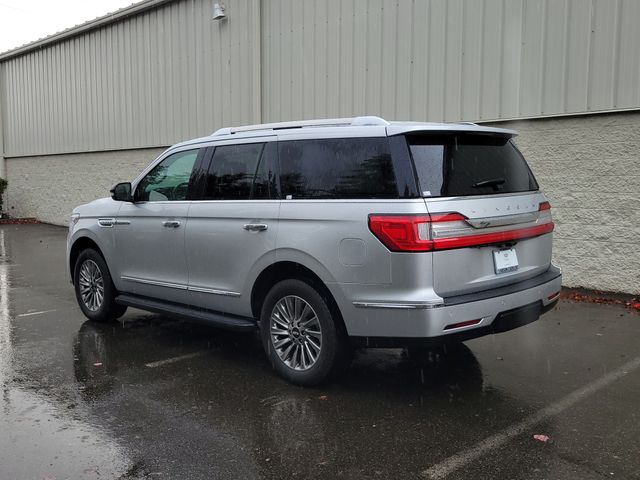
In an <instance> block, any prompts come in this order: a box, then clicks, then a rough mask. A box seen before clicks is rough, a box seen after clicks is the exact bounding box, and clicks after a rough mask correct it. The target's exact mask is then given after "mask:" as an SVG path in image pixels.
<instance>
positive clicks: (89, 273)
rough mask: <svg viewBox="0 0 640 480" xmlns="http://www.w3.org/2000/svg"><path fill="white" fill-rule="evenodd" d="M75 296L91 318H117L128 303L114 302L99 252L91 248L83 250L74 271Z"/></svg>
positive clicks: (97, 320) (110, 281) (94, 319)
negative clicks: (124, 304)
mask: <svg viewBox="0 0 640 480" xmlns="http://www.w3.org/2000/svg"><path fill="white" fill-rule="evenodd" d="M73 284H74V286H75V290H76V299H77V300H78V305H80V309H81V310H82V313H84V315H85V316H86V317H87V318H88V319H89V320H92V321H95V322H107V321H111V320H116V319H118V318H120V317H121V316H122V315H124V313H125V312H126V311H127V307H126V306H123V305H118V304H117V303H116V302H115V297H116V295H117V292H116V288H115V286H114V285H113V282H112V280H111V275H110V274H109V269H108V268H107V264H106V262H105V261H104V259H103V258H102V256H101V255H100V254H99V253H98V252H96V251H95V250H93V249H90V248H89V249H86V250H83V251H82V252H81V253H80V255H79V256H78V260H77V261H76V265H75V268H74V271H73Z"/></svg>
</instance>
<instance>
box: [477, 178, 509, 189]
mask: <svg viewBox="0 0 640 480" xmlns="http://www.w3.org/2000/svg"><path fill="white" fill-rule="evenodd" d="M504 182H506V180H505V179H504V178H502V177H500V178H492V179H490V180H482V181H481V182H476V183H474V184H473V185H471V187H472V188H482V187H497V186H499V185H503V184H504Z"/></svg>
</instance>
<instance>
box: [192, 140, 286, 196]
mask: <svg viewBox="0 0 640 480" xmlns="http://www.w3.org/2000/svg"><path fill="white" fill-rule="evenodd" d="M272 149H275V146H274V144H273V143H271V142H270V143H267V144H265V143H247V144H240V145H222V146H219V147H216V150H215V152H214V154H213V158H212V160H211V165H210V167H209V171H208V172H207V178H206V186H205V191H204V195H203V199H204V200H249V199H269V198H272V195H273V189H272V188H271V185H272V182H273V172H272V171H271V169H270V165H268V163H269V162H268V160H267V157H268V155H266V154H263V152H264V153H266V152H270V151H271V150H272Z"/></svg>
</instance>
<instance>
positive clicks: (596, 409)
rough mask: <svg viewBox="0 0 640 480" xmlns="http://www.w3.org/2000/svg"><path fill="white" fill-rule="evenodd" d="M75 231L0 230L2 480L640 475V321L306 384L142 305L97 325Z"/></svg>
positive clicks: (500, 341)
mask: <svg viewBox="0 0 640 480" xmlns="http://www.w3.org/2000/svg"><path fill="white" fill-rule="evenodd" d="M65 237H66V230H65V229H64V228H60V227H53V226H47V225H19V226H0V387H1V388H2V392H1V395H0V432H1V433H0V478H2V479H44V478H46V479H58V480H59V479H66V478H70V479H85V478H86V479H92V478H124V479H136V478H149V479H151V478H153V479H156V478H157V479H173V478H180V479H186V478H189V479H217V478H220V479H227V478H229V479H236V478H237V479H253V478H274V479H276V478H278V479H280V478H349V479H350V478H354V479H360V478H510V479H545V478H548V479H557V478H580V479H600V478H640V455H638V452H640V408H639V407H638V405H640V315H638V314H637V313H634V312H631V311H629V310H627V309H625V308H624V307H619V306H604V305H594V304H582V303H570V302H567V301H562V302H561V303H560V304H559V306H558V307H557V308H556V309H555V310H554V311H552V312H551V313H549V314H547V315H545V316H544V317H542V318H541V319H540V320H539V321H538V322H536V323H534V324H532V325H529V326H527V327H524V328H521V329H518V330H514V331H511V332H508V333H504V334H500V335H495V336H491V337H485V338H481V339H477V340H473V341H470V342H467V343H466V344H464V345H461V346H459V347H457V348H449V349H447V350H446V351H437V352H433V353H432V354H431V355H426V354H425V355H424V356H422V357H417V358H414V357H412V356H410V355H407V354H405V353H404V352H403V351H401V350H392V349H385V350H368V351H359V352H357V354H356V357H355V360H354V363H353V365H352V367H351V369H350V370H349V372H348V374H347V375H346V376H345V377H344V378H342V379H340V380H339V381H337V382H334V383H332V384H329V385H325V386H323V387H321V388H314V389H310V388H300V387H295V386H292V385H290V384H287V383H286V382H284V381H283V380H281V379H280V378H279V377H277V376H276V375H275V374H274V373H273V372H272V371H271V368H270V367H269V365H268V364H267V361H266V358H265V356H264V354H263V352H262V349H261V347H260V344H259V341H258V339H257V337H256V336H255V335H238V334H229V333H225V332H220V331H218V330H215V329H213V328H209V327H207V326H203V325H194V324H190V323H185V322H182V321H178V320H176V319H172V318H166V317H161V316H158V315H154V314H148V313H145V312H141V311H137V310H131V309H130V310H129V311H128V313H127V314H126V315H125V317H124V318H123V322H122V323H115V324H110V325H96V324H91V323H89V322H86V321H85V318H84V317H83V316H82V314H81V312H80V310H79V308H78V307H77V305H76V301H75V297H74V293H73V289H72V286H71V285H70V283H69V281H68V278H67V276H66V274H65V268H64V250H65ZM594 274H596V273H594ZM534 435H540V436H539V437H538V439H536V438H534Z"/></svg>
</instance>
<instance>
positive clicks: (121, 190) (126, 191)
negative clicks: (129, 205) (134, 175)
mask: <svg viewBox="0 0 640 480" xmlns="http://www.w3.org/2000/svg"><path fill="white" fill-rule="evenodd" d="M109 191H110V192H111V198H113V199H114V200H116V201H117V202H133V197H132V196H131V183H129V182H122V183H116V184H115V185H114V186H113V187H111V190H109Z"/></svg>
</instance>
